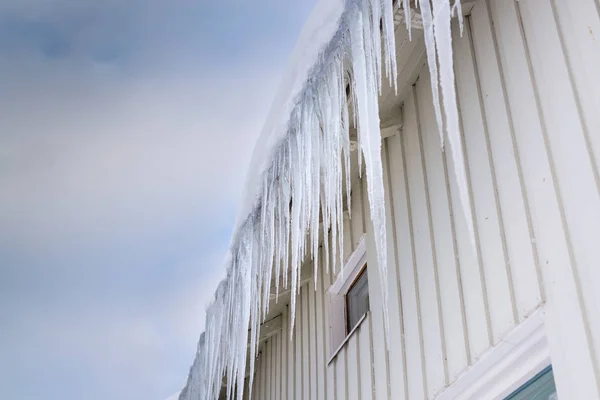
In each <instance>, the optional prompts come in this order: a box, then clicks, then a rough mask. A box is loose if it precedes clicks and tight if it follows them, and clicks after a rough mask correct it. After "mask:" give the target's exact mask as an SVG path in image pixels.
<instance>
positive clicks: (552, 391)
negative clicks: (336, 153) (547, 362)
mask: <svg viewBox="0 0 600 400" xmlns="http://www.w3.org/2000/svg"><path fill="white" fill-rule="evenodd" d="M557 399H558V397H556V385H555V384H554V374H553V373H552V366H549V367H548V368H546V369H544V370H543V371H542V372H540V373H539V374H537V375H536V376H534V377H533V378H532V379H531V380H530V381H529V382H527V383H526V384H524V385H523V386H521V387H520V388H518V389H517V390H515V391H514V392H513V393H512V394H511V395H510V396H508V397H507V398H506V399H505V400H557Z"/></svg>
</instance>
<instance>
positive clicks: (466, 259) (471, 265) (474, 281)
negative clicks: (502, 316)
mask: <svg viewBox="0 0 600 400" xmlns="http://www.w3.org/2000/svg"><path fill="white" fill-rule="evenodd" d="M458 56H459V55H458V54H457V55H455V57H458ZM445 161H446V169H447V170H448V177H449V180H448V186H449V188H450V202H451V205H452V215H453V221H454V227H455V232H456V247H457V251H458V255H459V267H460V276H461V283H462V288H463V298H464V304H465V306H464V312H465V315H466V324H467V333H468V334H467V336H468V338H469V346H468V348H469V351H470V356H471V359H470V361H471V364H473V363H474V362H475V361H476V360H477V358H478V357H479V356H481V355H482V354H483V352H484V351H485V350H487V349H488V347H489V346H490V345H491V339H490V338H491V332H490V324H489V319H488V318H489V313H488V301H487V296H486V293H485V290H484V288H485V282H484V279H483V276H482V273H481V268H480V264H479V259H478V250H477V249H474V248H473V245H472V241H471V237H470V234H469V230H468V228H467V225H466V220H465V218H464V213H463V209H462V206H461V200H460V193H459V188H458V186H457V184H456V179H454V176H456V175H455V167H454V161H453V159H452V157H446V158H445Z"/></svg>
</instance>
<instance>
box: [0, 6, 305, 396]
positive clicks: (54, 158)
mask: <svg viewBox="0 0 600 400" xmlns="http://www.w3.org/2000/svg"><path fill="white" fill-rule="evenodd" d="M314 3H315V0H301V1H281V0H252V1H243V0H211V1H206V0H169V1H164V0H0V398H2V399H11V400H29V399H45V400H59V399H60V400H70V399H73V400H75V399H76V400H95V399H102V400H108V399H110V400H119V399H127V400H136V399H144V400H152V399H156V400H164V399H166V398H168V397H169V396H170V395H172V394H173V393H175V392H177V391H178V390H179V389H180V388H181V387H182V386H183V384H184V383H185V378H186V377H187V372H188V368H189V366H190V365H191V362H192V360H193V357H194V352H195V349H196V342H197V339H198V336H199V333H200V332H201V331H202V329H203V325H204V309H205V307H206V306H207V305H208V303H209V302H210V300H211V297H212V295H213V293H214V289H215V288H216V285H217V283H218V281H219V280H220V279H221V278H222V277H223V276H224V270H223V267H222V260H223V259H224V256H225V253H226V251H227V247H228V244H229V240H230V235H231V232H232V228H233V224H234V222H235V217H236V208H237V204H238V202H239V201H240V196H241V193H242V189H243V183H244V179H245V176H246V170H247V166H248V164H249V161H250V156H251V153H252V148H253V145H254V141H255V140H256V138H257V137H258V135H259V133H260V129H261V127H262V125H263V123H264V120H265V118H266V114H267V112H268V109H269V107H270V105H271V101H272V99H273V97H274V95H275V91H276V89H277V86H278V84H279V81H280V80H281V76H282V73H283V70H284V68H285V66H286V62H287V60H288V57H289V55H290V53H291V52H292V49H293V46H294V44H295V41H296V38H297V37H298V35H299V32H300V30H301V28H302V26H303V24H304V21H305V20H306V18H307V17H308V14H309V13H310V11H311V9H312V7H313V6H314Z"/></svg>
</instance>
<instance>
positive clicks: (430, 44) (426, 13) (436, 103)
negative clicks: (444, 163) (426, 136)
mask: <svg viewBox="0 0 600 400" xmlns="http://www.w3.org/2000/svg"><path fill="white" fill-rule="evenodd" d="M419 7H420V9H421V16H422V18H423V35H424V37H425V49H426V51H427V65H428V66H429V75H430V76H431V93H432V95H433V109H434V110H435V120H436V122H437V126H438V132H439V134H440V146H441V147H442V149H443V148H444V125H443V122H442V111H441V106H440V91H439V81H438V76H439V74H438V60H437V50H436V38H435V34H434V26H433V17H432V14H431V3H430V0H419Z"/></svg>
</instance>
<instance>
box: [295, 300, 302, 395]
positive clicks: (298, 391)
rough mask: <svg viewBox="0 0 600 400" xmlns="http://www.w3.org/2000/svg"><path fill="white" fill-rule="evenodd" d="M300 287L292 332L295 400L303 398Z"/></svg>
mask: <svg viewBox="0 0 600 400" xmlns="http://www.w3.org/2000/svg"><path fill="white" fill-rule="evenodd" d="M301 291H302V288H300V294H299V295H298V296H299V297H298V301H297V302H296V307H297V310H296V324H295V327H294V329H295V330H296V332H295V333H294V344H295V347H296V348H295V352H294V360H293V361H294V364H295V366H294V368H295V372H296V375H295V377H294V379H295V381H294V387H295V389H294V390H295V394H294V395H295V396H296V397H295V398H296V400H300V399H302V400H304V392H303V376H302V375H303V373H304V365H303V360H304V358H303V357H302V322H303V321H302V294H301Z"/></svg>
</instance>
